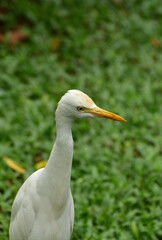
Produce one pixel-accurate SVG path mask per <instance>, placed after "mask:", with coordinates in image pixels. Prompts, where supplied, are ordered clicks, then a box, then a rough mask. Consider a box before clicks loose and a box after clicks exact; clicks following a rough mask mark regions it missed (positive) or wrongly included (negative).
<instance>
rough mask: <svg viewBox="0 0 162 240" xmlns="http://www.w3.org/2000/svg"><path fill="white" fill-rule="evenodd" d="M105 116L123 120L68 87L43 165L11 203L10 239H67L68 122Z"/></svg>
mask: <svg viewBox="0 0 162 240" xmlns="http://www.w3.org/2000/svg"><path fill="white" fill-rule="evenodd" d="M93 117H105V118H110V119H114V120H117V121H122V122H126V120H125V119H123V118H121V117H119V116H118V115H116V114H113V113H110V112H108V111H105V110H102V109H101V108H98V107H97V106H96V105H95V103H94V102H93V101H92V99H91V98H89V97H88V96H87V95H86V94H84V93H82V92H81V91H79V90H70V91H68V92H67V93H66V94H65V95H64V96H63V97H62V98H61V100H60V102H59V103H58V107H57V110H56V130H57V136H56V141H55V144H54V146H53V149H52V152H51V154H50V157H49V160H48V163H47V165H46V167H45V168H43V169H40V170H38V171H36V172H34V173H33V174H32V175H31V176H30V177H29V178H28V179H27V180H26V181H25V183H24V184H23V185H22V187H21V188H20V190H19V191H18V193H17V195H16V198H15V200H14V203H13V206H12V214H11V223H10V230H9V234H10V240H69V239H70V237H71V233H72V230H73V223H74V204H73V198H72V194H71V190H70V177H71V166H72V157H73V138H72V133H71V128H72V123H73V121H74V120H75V119H76V118H93Z"/></svg>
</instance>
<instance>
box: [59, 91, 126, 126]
mask: <svg viewBox="0 0 162 240" xmlns="http://www.w3.org/2000/svg"><path fill="white" fill-rule="evenodd" d="M58 112H59V113H60V114H61V115H63V116H65V117H69V118H71V119H76V118H94V117H101V118H109V119H112V120H116V121H121V122H126V120H125V119H124V118H122V117H120V116H118V115H116V114H114V113H111V112H108V111H106V110H103V109H101V108H99V107H97V106H96V104H95V103H94V102H93V100H92V99H91V98H90V97H89V96H88V95H87V94H85V93H83V92H81V91H79V90H69V91H68V92H67V93H66V94H65V95H64V96H63V97H62V98H61V100H60V101H59V103H58V108H57V111H56V115H57V113H58Z"/></svg>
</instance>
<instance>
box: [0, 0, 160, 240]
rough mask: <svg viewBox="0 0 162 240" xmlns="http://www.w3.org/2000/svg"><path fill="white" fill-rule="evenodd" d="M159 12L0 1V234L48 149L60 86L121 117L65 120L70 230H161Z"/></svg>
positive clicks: (146, 234)
mask: <svg viewBox="0 0 162 240" xmlns="http://www.w3.org/2000/svg"><path fill="white" fill-rule="evenodd" d="M161 22H162V5H161V1H160V0H154V1H151V0H147V1H146V0H141V1H139V0H132V1H125V0H110V1H107V0H101V1H97V0H86V1H75V0H71V1H68V0H62V1H61V0H55V1H52V0H46V1H45V0H44V1H43V0H42V1H41V0H37V1H36V0H35V1H32V0H28V1H25V0H22V1H20V0H10V1H9V0H1V1H0V25H1V27H0V140H1V141H0V142H1V143H0V159H1V164H0V239H1V240H7V239H8V226H9V221H10V211H11V205H12V202H13V200H14V197H15V195H16V193H17V191H18V189H19V187H20V186H21V185H22V183H23V181H24V180H25V179H26V178H27V177H28V176H29V175H30V174H31V173H32V172H33V171H35V167H34V166H35V163H36V162H39V161H41V160H45V159H48V156H49V153H50V151H51V149H52V146H53V142H54V139H55V132H56V129H55V125H54V112H55V109H56V106H57V102H58V100H59V99H60V97H61V96H62V95H63V94H64V93H65V92H66V91H67V90H68V89H80V90H82V91H84V92H86V93H87V94H88V95H90V96H91V97H92V98H93V100H94V101H95V102H96V104H98V105H99V106H100V107H102V108H105V109H107V110H109V111H112V112H115V113H117V114H119V115H121V116H123V117H124V118H126V119H127V120H128V123H127V124H123V123H118V122H114V121H110V120H106V119H105V120H104V119H96V120H79V121H77V122H76V123H75V124H74V126H73V137H74V141H75V146H74V159H73V169H72V183H71V188H72V192H73V197H74V201H75V212H76V213H75V225H74V231H73V236H72V240H79V239H84V240H108V239H109V240H115V239H117V240H134V239H135V240H137V239H140V240H160V239H162V190H161V189H162V188H161V187H162V162H161V160H162V151H161V143H162V128H161V122H162V97H161V96H162V82H161V80H162V67H161V63H162V54H161V53H162V52H161V50H162V27H161ZM4 156H7V157H9V158H12V159H13V160H14V161H15V162H17V163H18V164H20V165H21V166H22V167H24V168H25V169H27V172H26V174H25V175H24V176H23V175H21V174H19V173H17V172H14V171H12V170H11V169H10V168H9V167H8V166H7V165H6V163H5V162H4V160H3V158H4Z"/></svg>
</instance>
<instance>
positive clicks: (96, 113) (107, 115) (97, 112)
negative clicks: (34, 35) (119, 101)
mask: <svg viewBox="0 0 162 240" xmlns="http://www.w3.org/2000/svg"><path fill="white" fill-rule="evenodd" d="M87 112H89V113H91V114H92V115H94V116H95V117H100V118H109V119H112V120H116V121H120V122H127V120H125V119H124V118H122V117H120V116H118V115H116V114H115V113H111V112H108V111H106V110H103V109H102V108H99V107H95V108H92V109H88V111H87Z"/></svg>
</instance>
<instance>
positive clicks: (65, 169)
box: [44, 111, 73, 206]
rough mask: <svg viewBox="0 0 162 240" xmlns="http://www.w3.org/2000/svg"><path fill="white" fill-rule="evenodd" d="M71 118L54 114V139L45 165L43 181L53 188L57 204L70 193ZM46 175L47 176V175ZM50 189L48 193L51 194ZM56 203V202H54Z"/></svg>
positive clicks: (60, 203) (63, 200) (64, 199)
mask: <svg viewBox="0 0 162 240" xmlns="http://www.w3.org/2000/svg"><path fill="white" fill-rule="evenodd" d="M72 122H73V119H72V118H70V117H65V116H63V115H61V114H59V111H58V112H57V114H56V129H57V132H56V141H55V144H54V146H53V149H52V151H51V154H50V157H49V160H48V163H47V165H46V167H45V175H46V177H45V178H44V180H45V181H47V183H46V184H47V186H48V189H51V191H52V192H53V190H54V193H55V194H54V195H53V197H54V199H53V200H54V201H55V198H56V199H57V202H58V204H59V205H61V206H62V205H63V204H65V203H66V200H67V198H68V196H69V193H70V178H71V166H72V157H73V138H72ZM47 176H48V177H47ZM51 191H50V195H51ZM55 204H57V203H55Z"/></svg>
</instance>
